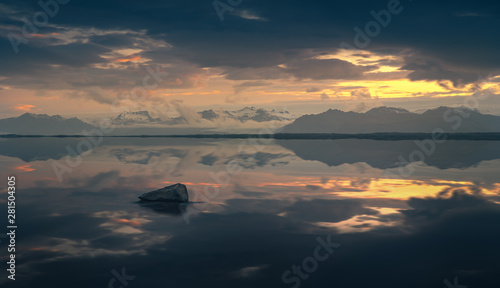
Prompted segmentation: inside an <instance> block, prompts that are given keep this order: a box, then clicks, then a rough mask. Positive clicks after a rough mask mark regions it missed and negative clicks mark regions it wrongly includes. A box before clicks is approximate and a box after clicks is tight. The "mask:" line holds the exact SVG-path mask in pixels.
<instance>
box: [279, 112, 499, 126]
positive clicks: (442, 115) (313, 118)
mask: <svg viewBox="0 0 500 288" xmlns="http://www.w3.org/2000/svg"><path fill="white" fill-rule="evenodd" d="M436 128H439V129H442V130H443V131H445V132H450V133H453V132H500V116H494V115H488V114H481V113H480V112H479V111H477V110H471V109H467V108H464V107H459V108H450V107H443V106H442V107H438V108H435V109H429V110H426V111H425V112H423V113H414V112H410V111H408V110H405V109H401V108H393V107H377V108H373V109H371V110H369V111H367V112H365V113H356V112H352V111H350V112H344V111H341V110H331V109H330V110H328V111H326V112H323V113H320V114H316V115H304V116H302V117H299V118H297V119H296V120H295V121H294V122H293V123H291V124H289V125H286V126H285V127H283V128H282V129H281V130H280V131H279V132H281V133H375V132H408V133H412V132H419V133H431V132H432V131H433V130H434V129H436Z"/></svg>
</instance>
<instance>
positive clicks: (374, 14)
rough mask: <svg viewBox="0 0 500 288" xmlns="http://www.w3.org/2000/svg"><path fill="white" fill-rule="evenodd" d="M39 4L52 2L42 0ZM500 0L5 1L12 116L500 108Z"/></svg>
mask: <svg viewBox="0 0 500 288" xmlns="http://www.w3.org/2000/svg"><path fill="white" fill-rule="evenodd" d="M40 3H41V4H40ZM499 14H500V4H498V2H497V1H439V2H431V1H423V0H413V1H411V0H402V1H397V0H389V1H386V0H384V1H342V2H340V1H320V0H315V1H296V0H287V1H282V0H276V1H260V0H220V1H219V0H216V1H210V0H204V1H201V0H172V1H130V0H122V1H95V0H86V1H83V0H80V1H79V0H71V1H68V0H58V1H56V0H45V1H44V0H42V1H40V2H38V1H14V0H4V1H2V2H1V3H0V101H1V102H0V103H1V105H0V118H6V117H13V116H17V115H21V114H23V113H26V112H31V113H46V114H49V115H52V114H60V115H66V116H80V117H91V116H93V115H94V116H98V115H113V114H115V115H116V114H118V113H120V112H123V111H125V110H129V111H139V110H149V111H153V112H156V114H160V115H174V114H176V113H180V112H179V111H180V110H182V109H192V110H194V111H198V110H202V109H224V110H227V109H237V108H242V107H244V106H256V107H264V108H267V107H269V108H271V107H272V108H277V109H286V110H289V111H291V112H293V113H295V114H299V115H300V114H306V113H319V112H323V111H325V110H327V109H329V108H338V109H342V110H352V111H356V112H363V111H366V110H368V109H370V108H372V107H376V106H381V105H386V106H394V107H403V108H407V109H410V110H420V109H429V108H434V107H437V106H441V105H446V106H460V105H463V103H464V100H465V99H466V97H467V96H470V95H473V94H474V93H476V92H478V91H483V90H486V89H489V91H492V92H493V93H494V94H495V95H493V96H492V97H490V98H488V99H487V100H484V101H482V102H481V103H479V104H480V105H479V107H478V109H480V110H481V111H484V112H488V113H491V114H495V115H500V96H499V95H498V94H500V89H499V88H498V83H499V82H500V69H499V67H500V54H499V53H498V51H499V50H500V49H499V48H500V38H499V37H497V35H498V28H499V27H500V17H499V16H500V15H499Z"/></svg>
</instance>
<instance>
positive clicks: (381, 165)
mask: <svg viewBox="0 0 500 288" xmlns="http://www.w3.org/2000/svg"><path fill="white" fill-rule="evenodd" d="M78 141H79V139H72V138H64V139H57V138H40V139H24V138H20V139H1V140H0V155H1V156H0V158H1V162H0V163H1V164H0V165H1V166H2V167H1V171H2V177H3V178H2V179H6V177H7V175H16V178H17V185H18V186H17V189H18V192H17V194H16V196H17V205H18V207H17V209H18V212H17V213H18V215H17V217H18V219H17V222H18V225H19V227H20V229H18V235H17V240H18V242H17V248H18V249H17V251H16V252H17V254H16V257H17V258H16V259H18V265H17V274H16V282H15V283H14V284H15V286H12V285H13V283H9V281H10V282H13V281H11V280H8V279H6V277H3V278H2V279H0V283H1V284H2V286H3V285H5V286H6V287H8V285H10V286H12V287H68V286H69V287H109V286H108V285H109V283H110V279H112V278H113V277H115V276H114V274H112V273H111V271H112V270H113V269H114V270H116V271H119V272H120V273H121V272H122V269H123V268H125V271H126V274H127V275H133V276H135V278H134V279H133V280H128V283H127V287H129V288H133V287H293V282H288V283H284V282H282V277H283V273H284V272H285V271H287V270H290V271H293V270H292V269H293V268H292V266H293V265H297V266H301V265H302V263H303V260H304V259H306V258H307V257H310V256H313V254H314V252H313V251H314V250H315V248H316V247H317V246H318V242H317V241H318V240H317V238H318V237H321V238H322V239H327V237H328V235H331V236H330V237H331V240H332V241H333V242H336V243H340V244H341V246H340V247H338V248H336V249H335V252H334V253H333V254H332V255H331V256H330V257H329V258H328V259H327V260H325V261H321V262H318V265H317V269H314V271H313V272H311V273H307V277H303V278H304V279H300V287H371V286H374V287H401V286H408V287H441V288H445V287H447V285H446V284H445V283H444V282H443V281H444V279H448V280H449V281H450V283H454V279H455V277H458V284H460V285H466V286H469V287H494V285H498V281H499V280H498V276H497V274H498V271H500V263H499V262H498V258H499V256H500V250H499V249H498V248H497V245H498V243H499V242H500V229H499V225H500V224H499V223H500V221H499V220H500V205H499V203H500V202H499V201H500V197H499V194H500V181H499V177H498V172H499V171H500V154H499V149H498V147H499V142H493V141H447V142H445V143H443V144H440V145H439V146H438V147H437V149H436V151H435V153H434V154H432V155H430V156H428V157H427V158H426V159H425V160H424V161H423V163H418V165H415V166H414V167H415V170H414V172H413V173H412V174H411V175H409V176H405V177H399V178H390V177H387V176H385V175H388V174H387V173H386V172H391V173H393V174H397V167H398V165H400V160H398V156H399V155H403V156H405V157H406V156H407V155H409V154H410V153H411V151H413V150H414V149H416V146H415V143H413V142H412V141H373V140H280V141H273V142H272V143H269V144H267V145H259V146H257V147H256V146H252V145H241V144H242V143H246V144H248V141H246V142H245V141H244V140H241V139H240V140H199V139H165V138H145V139H141V138H106V139H105V140H104V142H103V143H102V144H101V145H100V146H98V147H97V148H95V149H94V150H93V151H92V153H91V154H90V155H87V156H83V155H82V163H81V164H80V165H79V166H77V167H75V168H72V171H71V172H68V173H65V174H64V175H63V181H62V182H59V180H58V179H57V177H56V175H55V173H54V171H53V168H52V167H53V165H54V163H55V162H54V161H56V162H58V163H65V162H64V161H65V157H66V153H67V152H66V151H65V149H66V147H67V146H68V145H69V146H70V147H75V146H76V145H77V143H78ZM231 163H233V164H234V163H237V165H238V167H240V168H241V169H242V171H241V172H238V173H233V174H229V176H228V177H227V178H224V179H223V178H221V175H223V174H224V172H225V171H226V169H227V166H228V164H231ZM226 176H227V174H226ZM217 177H219V178H218V179H222V180H224V181H222V180H221V181H219V182H217V181H216V179H217ZM226 180H227V181H226ZM178 182H180V183H184V184H186V185H187V186H188V189H189V190H190V196H191V199H193V201H195V202H197V203H190V204H183V205H169V204H164V203H163V204H162V203H160V204H155V203H141V202H138V201H137V200H138V199H137V196H138V195H140V194H142V193H144V192H147V191H151V190H154V189H158V188H161V187H163V186H167V185H170V184H171V183H178ZM226 182H227V184H226ZM206 189H208V190H206ZM202 191H212V192H211V193H209V194H208V196H207V194H203V195H204V196H203V197H201V198H200V197H198V196H197V195H195V194H199V193H205V192H202ZM214 191H215V192H214ZM2 195H3V196H2V197H1V199H2V200H0V201H1V202H2V203H1V205H2V207H6V201H5V200H4V199H6V198H7V197H6V189H5V188H3V190H2ZM200 199H202V200H203V201H199V200H200ZM2 209H4V208H2ZM2 211H3V210H2ZM0 240H1V239H0ZM0 246H1V247H0V248H1V249H2V251H4V252H3V253H1V254H0V255H1V257H2V259H1V260H2V263H5V262H6V261H7V257H8V255H7V253H6V252H5V251H6V250H7V249H6V242H5V241H3V242H2V243H1V244H0ZM4 266H5V265H4ZM303 272H304V270H303ZM304 273H305V272H304ZM4 275H5V274H4ZM293 276H294V274H291V276H290V278H291V277H293ZM296 277H298V276H296ZM122 284H123V283H120V282H116V283H115V284H114V287H120V285H122ZM10 286H9V287H10ZM122 286H123V285H122Z"/></svg>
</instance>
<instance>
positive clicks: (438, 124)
mask: <svg viewBox="0 0 500 288" xmlns="http://www.w3.org/2000/svg"><path fill="white" fill-rule="evenodd" d="M197 115H198V117H199V118H197V119H195V120H196V121H199V119H203V120H206V121H212V122H215V121H218V120H220V121H224V120H228V119H229V120H233V121H239V122H241V123H244V122H247V121H256V122H265V121H281V122H282V123H283V124H286V123H287V122H289V121H291V120H293V118H294V116H293V115H292V114H290V113H289V112H287V111H276V110H270V111H268V110H265V109H257V108H255V107H245V108H243V109H240V110H235V111H214V110H204V111H201V112H198V113H197ZM190 121H193V120H188V119H186V118H184V117H183V116H179V117H175V118H169V119H160V118H154V117H152V116H151V115H150V114H149V112H148V111H138V112H124V113H121V114H120V115H118V116H117V117H114V118H112V122H113V124H115V125H117V126H118V127H120V126H121V127H123V128H120V129H121V130H120V131H118V130H117V133H118V134H119V135H135V134H150V132H148V131H147V130H144V129H146V128H152V127H155V126H156V125H153V124H163V125H165V126H156V127H157V130H158V129H160V131H156V132H158V133H163V134H165V133H166V134H171V133H170V132H168V131H167V130H168V126H169V125H171V126H173V127H175V125H178V124H188V126H189V124H191V123H190ZM137 124H141V125H140V126H141V127H142V128H141V127H135V128H134V125H137ZM148 125H150V127H149V126H148ZM127 127H131V128H130V129H133V130H131V131H128V132H126V131H125V130H124V129H129V128H127ZM182 127H184V128H182V129H184V130H186V129H188V128H189V127H185V126H182ZM193 127H194V126H193ZM92 128H94V126H92V125H91V124H89V123H86V122H83V121H81V120H80V119H78V118H64V117H61V116H59V115H54V116H49V115H47V114H32V113H25V114H23V115H21V116H19V117H13V118H7V119H1V120H0V133H1V134H25V135H26V134H31V135H74V134H82V131H83V130H91V129H92ZM436 128H440V129H442V131H444V132H449V133H453V132H462V133H467V132H500V116H494V115H488V114H482V113H480V112H479V111H477V110H472V109H467V108H463V107H461V108H449V107H438V108H435V109H430V110H427V111H425V112H423V113H415V112H410V111H408V110H405V109H401V108H392V107H385V106H384V107H377V108H373V109H371V110H369V111H367V112H365V113H357V112H352V111H350V112H344V111H341V110H332V109H330V110H328V111H326V112H323V113H320V114H315V115H304V116H301V117H299V118H297V119H295V121H293V122H292V123H290V124H288V125H286V126H284V127H282V128H281V129H280V130H278V131H277V132H278V133H346V134H356V133H377V132H386V133H390V132H396V133H405V132H406V133H431V132H432V131H434V129H436ZM130 129H129V130H130ZM137 129H141V130H140V131H138V130H137ZM166 129H167V130H166ZM172 129H173V128H172ZM176 129H180V128H176ZM122 130H123V131H122ZM125 132H126V133H125ZM179 132H183V133H181V134H185V133H195V134H196V133H200V132H199V131H194V132H193V131H192V132H188V131H187V130H186V131H177V132H172V133H174V134H175V133H177V134H178V133H179ZM184 132H185V133H184ZM151 133H152V132H151ZM153 134H154V133H153Z"/></svg>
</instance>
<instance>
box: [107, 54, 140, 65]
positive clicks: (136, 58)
mask: <svg viewBox="0 0 500 288" xmlns="http://www.w3.org/2000/svg"><path fill="white" fill-rule="evenodd" d="M140 59H141V56H140V55H131V56H128V57H125V58H118V59H115V60H112V62H115V63H124V62H130V61H137V60H140Z"/></svg>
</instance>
